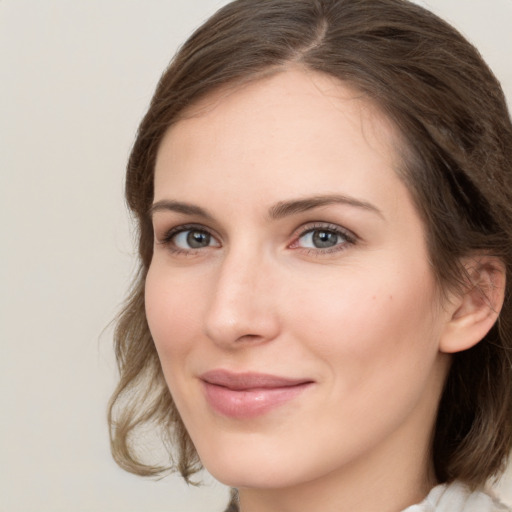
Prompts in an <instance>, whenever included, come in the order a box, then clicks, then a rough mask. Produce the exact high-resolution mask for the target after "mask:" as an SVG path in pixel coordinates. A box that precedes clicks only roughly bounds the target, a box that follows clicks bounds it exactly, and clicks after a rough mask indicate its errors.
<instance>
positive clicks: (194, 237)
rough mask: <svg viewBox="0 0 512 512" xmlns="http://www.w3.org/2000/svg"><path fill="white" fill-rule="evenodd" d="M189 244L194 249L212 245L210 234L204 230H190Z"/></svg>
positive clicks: (188, 235)
mask: <svg viewBox="0 0 512 512" xmlns="http://www.w3.org/2000/svg"><path fill="white" fill-rule="evenodd" d="M187 244H188V246H189V247H191V248H192V249H199V248H201V247H208V246H209V245H210V235H209V234H208V233H204V232H202V231H189V233H188V234H187Z"/></svg>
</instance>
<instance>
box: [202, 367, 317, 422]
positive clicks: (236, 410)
mask: <svg viewBox="0 0 512 512" xmlns="http://www.w3.org/2000/svg"><path fill="white" fill-rule="evenodd" d="M200 379H201V380H202V382H203V387H204V390H205V396H206V400H207V402H208V404H209V405H210V407H212V408H213V409H214V410H215V411H216V412H218V413H220V414H222V415H224V416H228V417H231V418H240V419H242V418H253V417H255V416H259V415H262V414H265V413H266V412H268V411H270V410H271V409H274V408H276V407H278V406H280V405H282V404H284V403H286V402H289V401H290V400H292V399H293V398H295V397H297V396H298V395H299V394H301V393H302V392H303V391H305V390H306V389H307V388H308V387H310V386H311V385H312V384H313V381H312V380H308V379H289V378H286V377H278V376H276V375H269V374H264V373H250V372H249V373H232V372H229V371H226V370H212V371H209V372H206V373H204V374H203V375H201V376H200Z"/></svg>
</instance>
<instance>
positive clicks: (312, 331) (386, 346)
mask: <svg viewBox="0 0 512 512" xmlns="http://www.w3.org/2000/svg"><path fill="white" fill-rule="evenodd" d="M410 276H416V278H411V277H410ZM434 289H435V288H434V282H433V278H432V276H431V273H430V272H428V269H419V270H418V269H411V268H410V266H409V268H407V267H406V266H405V265H403V270H401V269H400V268H396V267H393V266H392V265H388V266H387V267H386V272H385V273H384V272H380V271H379V269H378V268H375V271H374V272H372V271H371V270H370V271H369V270H368V269H366V270H365V271H364V272H362V271H361V272H359V271H358V270H357V269H355V270H354V269H352V272H350V275H345V276H343V278H342V279H340V280H339V282H332V283H331V284H330V285H329V286H324V287H323V288H322V292H321V293H319V292H316V293H314V294H311V288H309V292H308V293H304V294H301V293H296V294H295V296H298V297H302V298H299V299H296V300H295V302H294V306H291V307H290V308H289V311H290V315H291V316H290V319H292V318H295V319H296V321H295V328H296V333H297V336H298V337H300V338H301V339H303V340H307V341H306V342H307V343H308V348H309V350H310V351H311V352H313V353H314V354H316V355H317V356H320V357H321V358H322V359H323V360H325V361H328V362H329V365H330V366H331V368H332V371H333V372H337V371H339V368H338V366H341V367H342V369H343V370H342V373H343V374H344V376H345V379H348V378H349V377H350V376H353V377H354V381H356V380H357V381H358V382H359V381H361V380H364V378H366V377H367V376H368V375H369V374H371V373H372V372H376V371H380V370H382V372H384V373H385V372H386V371H387V370H389V368H395V369H397V370H400V371H402V372H403V373H409V372H410V371H411V365H412V366H417V365H421V364H422V362H423V361H424V358H425V357H427V356H428V357H434V356H435V354H436V352H437V350H436V338H437V335H436V326H435V322H434V317H433V315H432V308H433V301H434ZM292 310H295V311H292ZM388 373H389V372H388Z"/></svg>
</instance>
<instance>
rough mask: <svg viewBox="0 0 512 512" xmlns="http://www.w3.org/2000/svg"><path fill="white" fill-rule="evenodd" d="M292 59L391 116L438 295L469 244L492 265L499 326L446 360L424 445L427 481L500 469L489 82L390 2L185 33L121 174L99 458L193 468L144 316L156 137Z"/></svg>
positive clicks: (505, 357) (497, 201)
mask: <svg viewBox="0 0 512 512" xmlns="http://www.w3.org/2000/svg"><path fill="white" fill-rule="evenodd" d="M291 64H294V65H301V66H304V67H305V68H306V69H309V70H312V71H316V72H321V73H325V74H328V75H331V76H333V77H336V78H338V79H339V80H342V81H344V82H345V83H348V84H350V85H351V86H353V87H355V88H356V89H357V90H359V91H361V92H362V93H364V94H365V95H367V97H369V98H371V99H372V100H373V101H374V102H376V103H377V104H378V105H379V106H380V107H381V108H382V109H383V111H384V112H385V113H386V115H387V116H388V117H389V118H390V119H391V120H392V121H393V122H394V123H395V125H396V126H397V128H398V130H399V131H400V133H401V135H402V138H403V141H404V144H403V148H402V153H403V154H402V155H401V156H402V162H403V165H402V169H401V170H400V173H401V176H402V178H403V179H404V181H405V182H406V183H407V186H408V188H409V190H410V192H411V194H412V196H413V198H414V200H415V202H416V206H417V208H418V211H419V212H420V214H421V215H422V217H423V220H424V222H425V229H426V234H427V239H428V247H429V255H430V258H431V262H432V267H433V270H434V272H435V274H436V276H437V279H438V281H439V283H440V284H441V286H442V287H444V288H445V289H446V287H447V286H452V285H454V284H457V283H459V284H460V283H461V281H462V280H463V274H462V272H463V271H462V269H461V267H460V261H461V258H462V257H464V256H467V255H471V254H472V253H475V251H477V252H478V251H479V252H482V251H483V252H485V253H486V254H490V255H494V256H497V257H499V258H500V259H501V260H502V261H503V263H504V265H505V267H506V277H507V285H506V296H505V304H504V306H503V309H502V312H501V315H500V317H499V320H498V322H497V324H496V325H495V326H494V327H493V328H492V329H491V331H490V332H489V333H488V335H487V336H486V337H485V338H484V339H483V340H482V342H480V343H479V344H477V345H476V346H475V347H474V348H472V349H470V350H467V351H464V352H461V353H458V354H456V355H455V356H454V359H453V364H452V367H451V370H450V373H449V376H448V379H447V382H446V386H445V390H444V393H443V396H442V399H441V403H440V407H439V413H438V419H437V424H436V427H435V432H434V438H433V458H434V466H435V470H436V473H437V478H438V480H439V481H440V482H447V481H451V480H453V479H461V480H463V481H465V482H467V483H469V484H472V485H479V484H482V483H483V482H484V481H485V480H486V479H488V478H489V477H491V476H493V475H496V474H497V473H499V471H500V470H501V469H502V468H503V465H504V461H505V459H506V457H507V456H508V454H509V452H510V450H511V446H512V303H511V301H510V297H511V293H510V290H511V286H512V278H511V277H512V276H511V269H512V172H511V171H512V126H511V122H510V118H509V115H508V112H507V107H506V102H505V99H504V96H503V93H502V91H501V88H500V85H499V83H498V81H497V80H496V78H495V77H494V76H493V74H492V73H491V71H490V70H489V68H488V67H487V66H486V64H485V63H484V61H483V60H482V58H481V57H480V55H479V54H478V52H477V51H476V50H475V48H474V47H473V46H472V45H471V44H469V43H468V42H467V41H466V40H465V39H464V38H463V37H462V36H461V35H460V34H459V33H458V32H457V31H455V30H454V29H453V28H452V27H451V26H450V25H448V24H447V23H445V22H444V21H442V20H440V19H439V18H438V17H436V16H435V15H433V14H432V13H430V12H428V11H427V10H425V9H423V8H421V7H419V6H417V5H414V4H412V3H410V2H408V1H405V0H236V1H234V2H232V3H230V4H228V5H227V6H225V7H224V8H222V9H221V10H219V11H218V12H217V13H216V14H215V15H214V16H213V17H212V18H211V19H209V20H208V21H207V22H206V23H205V24H204V25H203V26H201V27H200V28H199V29H198V30H197V31H196V32H195V33H194V34H193V35H192V36H191V38H190V39H189V40H188V41H187V42H186V43H185V45H184V46H183V47H182V48H181V49H180V51H179V52H178V54H177V55H176V57H175V58H174V60H173V61H172V63H171V65H170V66H169V68H168V69H167V70H166V72H165V73H164V74H163V76H162V78H161V80H160V82H159V84H158V87H157V89H156V92H155V95H154V97H153V100H152V102H151V105H150V107H149V110H148V112H147V114H146V115H145V117H144V119H143V120H142V122H141V124H140V127H139V131H138V134H137V139H136V141H135V144H134V147H133V150H132V153H131V156H130V159H129V163H128V168H127V175H126V197H127V201H128V205H129V207H130V209H131V210H132V212H133V213H134V215H135V218H136V221H137V225H138V229H139V231H138V234H139V255H140V262H141V267H140V272H139V274H138V275H137V276H136V279H135V281H134V286H133V289H132V292H131V294H130V296H129V297H128V299H127V302H126V305H125V307H124V309H123V311H122V312H121V314H120V317H119V319H118V323H117V329H116V332H115V347H116V356H117V359H118V364H119V369H120V382H119V385H118V387H117V389H116V390H115V393H114V395H113V397H112V400H111V404H110V411H109V421H110V426H111V442H112V450H113V454H114V458H115V459H116V461H117V462H118V463H119V464H120V465H121V466H122V467H123V468H125V469H127V470H128V471H131V472H134V473H137V474H141V475H156V474H161V473H163V472H165V471H167V470H169V469H171V467H172V468H174V469H177V470H178V471H180V472H181V474H182V475H183V476H184V477H185V478H187V479H188V478H189V476H190V475H192V474H193V473H194V472H195V471H196V470H197V469H199V468H200V462H199V460H198V457H197V453H196V451H195V449H194V447H193V445H192V442H191V440H190V438H189V437H188V434H187V432H186V430H185V428H184V426H183V424H182V422H181V419H180V417H179V414H178V412H177V411H176V408H175V406H174V404H173V401H172V398H171V395H170V393H169V391H168V389H167V387H166V384H165V382H164V379H163V375H162V371H161V369H160V364H159V360H158V356H157V354H156V350H155V347H154V344H153V341H152V339H151V334H150V332H149V329H148V325H147V322H146V317H145V311H144V280H145V276H146V273H147V270H148V267H149V265H150V263H151V257H152V250H153V230H152V224H151V220H150V216H149V214H148V211H149V207H150V205H151V202H152V199H153V169H154V164H155V157H156V154H157V151H158V148H159V144H160V142H161V140H162V138H163V136H164V134H165V133H166V131H167V129H168V128H169V126H171V125H172V124H174V123H176V122H177V121H178V120H179V119H180V116H181V115H182V114H183V112H184V109H186V108H187V107H188V106H189V105H191V104H193V103H195V102H197V101H198V100H199V99H200V98H202V97H204V96H205V95H207V94H209V93H211V92H212V91H214V90H216V89H218V88H220V87H223V86H227V85H230V84H240V83H244V82H246V81H249V80H255V79H257V78H259V77H261V76H263V75H265V74H269V73H277V72H279V71H280V70H285V69H286V68H287V67H289V66H290V65H291ZM146 426H149V427H151V428H152V429H153V428H156V429H159V430H160V434H161V438H162V439H163V440H164V443H165V444H166V446H167V448H168V449H169V451H168V453H170V454H171V460H170V461H167V462H166V463H164V464H161V465H156V464H151V463H149V462H148V461H144V459H143V457H141V453H140V452H138V451H137V442H136V441H140V439H141V434H140V432H141V431H144V430H145V427H146Z"/></svg>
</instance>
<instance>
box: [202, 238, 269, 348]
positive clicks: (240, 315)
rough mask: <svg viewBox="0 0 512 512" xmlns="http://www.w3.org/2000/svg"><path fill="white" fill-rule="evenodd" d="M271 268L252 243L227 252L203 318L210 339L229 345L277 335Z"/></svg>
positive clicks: (240, 245)
mask: <svg viewBox="0 0 512 512" xmlns="http://www.w3.org/2000/svg"><path fill="white" fill-rule="evenodd" d="M271 267H272V263H271V261H270V260H269V258H266V257H265V254H264V253H263V252H262V251H261V250H258V249H257V248H256V247H254V244H252V243H250V244H249V243H246V244H239V245H238V246H237V247H232V248H231V249H229V250H228V251H227V252H226V255H225V257H224V258H223V259H222V262H221V263H219V267H218V268H217V275H216V280H215V286H214V289H213V294H212V297H211V299H210V304H209V309H208V311H207V315H206V319H205V329H206V333H207V335H208V336H209V337H210V338H211V339H212V340H214V341H215V342H216V343H218V344H222V345H231V344H233V343H235V342H241V341H243V340H246V341H247V340H251V341H253V342H254V341H266V340H270V339H272V338H274V337H275V336H276V335H277V332H278V319H277V309H276V308H275V307H274V304H273V303H274V301H275V294H274V293H273V290H272V288H273V286H272V285H271V275H272V272H271ZM237 345H240V343H237Z"/></svg>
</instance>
